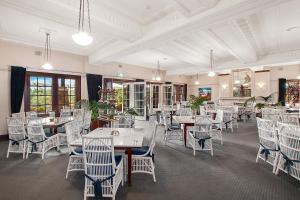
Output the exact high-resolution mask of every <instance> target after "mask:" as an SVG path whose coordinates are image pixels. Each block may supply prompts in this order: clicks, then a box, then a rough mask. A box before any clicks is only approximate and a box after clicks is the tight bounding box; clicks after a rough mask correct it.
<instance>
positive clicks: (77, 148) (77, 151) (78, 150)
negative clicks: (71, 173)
mask: <svg viewBox="0 0 300 200" xmlns="http://www.w3.org/2000/svg"><path fill="white" fill-rule="evenodd" d="M73 151H75V152H76V153H78V154H83V151H82V147H76V148H75V149H74V150H73ZM72 155H76V154H74V153H73V152H71V154H70V156H72Z"/></svg>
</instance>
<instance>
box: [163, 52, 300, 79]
mask: <svg viewBox="0 0 300 200" xmlns="http://www.w3.org/2000/svg"><path fill="white" fill-rule="evenodd" d="M295 63H300V50H295V51H288V52H283V53H274V54H269V55H266V56H263V57H262V58H261V59H260V60H258V61H256V62H253V63H241V62H240V61H238V60H232V61H228V62H223V63H216V64H215V67H214V69H215V71H216V72H222V71H223V70H232V69H241V68H253V67H265V66H278V65H281V66H282V65H289V64H295ZM196 73H199V74H201V73H207V70H205V69H203V68H199V67H189V68H181V69H174V70H168V71H167V75H179V74H181V75H191V74H196Z"/></svg>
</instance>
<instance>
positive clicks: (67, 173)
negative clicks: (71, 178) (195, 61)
mask: <svg viewBox="0 0 300 200" xmlns="http://www.w3.org/2000/svg"><path fill="white" fill-rule="evenodd" d="M70 163H71V157H70V158H69V162H68V167H67V172H66V179H67V178H68V175H69V168H70Z"/></svg>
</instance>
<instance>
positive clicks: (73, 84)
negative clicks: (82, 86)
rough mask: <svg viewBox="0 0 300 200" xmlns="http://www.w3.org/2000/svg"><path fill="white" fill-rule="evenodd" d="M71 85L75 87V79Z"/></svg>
mask: <svg viewBox="0 0 300 200" xmlns="http://www.w3.org/2000/svg"><path fill="white" fill-rule="evenodd" d="M71 87H75V80H74V79H71Z"/></svg>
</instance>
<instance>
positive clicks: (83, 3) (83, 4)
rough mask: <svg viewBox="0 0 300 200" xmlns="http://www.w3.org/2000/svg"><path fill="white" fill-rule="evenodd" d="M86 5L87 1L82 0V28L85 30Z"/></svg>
mask: <svg viewBox="0 0 300 200" xmlns="http://www.w3.org/2000/svg"><path fill="white" fill-rule="evenodd" d="M84 7H85V1H84V0H82V17H81V18H82V23H81V30H82V31H83V30H84Z"/></svg>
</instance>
